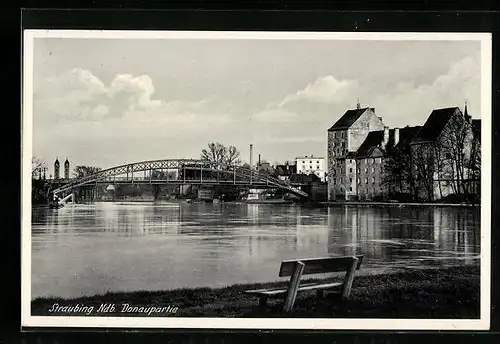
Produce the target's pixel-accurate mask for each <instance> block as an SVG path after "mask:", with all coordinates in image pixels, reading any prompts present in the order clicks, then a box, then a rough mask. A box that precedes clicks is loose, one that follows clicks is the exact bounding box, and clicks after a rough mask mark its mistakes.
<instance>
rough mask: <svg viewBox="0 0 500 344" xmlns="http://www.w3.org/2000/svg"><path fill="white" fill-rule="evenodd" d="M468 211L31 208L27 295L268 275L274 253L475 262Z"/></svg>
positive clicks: (374, 268)
mask: <svg viewBox="0 0 500 344" xmlns="http://www.w3.org/2000/svg"><path fill="white" fill-rule="evenodd" d="M479 219H480V211H479V209H473V208H432V207H414V208H413V207H401V208H399V207H377V208H375V207H355V206H345V207H332V208H304V207H300V206H297V205H272V204H268V205H266V204H175V203H170V204H169V203H157V204H154V203H121V204H113V203H96V204H93V205H75V206H68V207H65V208H62V209H59V210H52V209H34V210H33V224H32V251H31V254H32V274H31V276H32V279H31V283H32V291H31V293H32V297H33V298H35V297H40V296H58V297H77V296H82V295H94V294H101V293H105V292H107V291H133V290H165V289H173V288H180V287H199V286H210V287H217V286H225V285H229V284H234V283H252V282H258V281H271V280H277V279H278V275H277V274H278V269H279V266H280V262H281V261H282V260H284V259H296V258H307V257H321V256H337V255H339V256H340V255H351V254H364V255H365V258H364V260H363V265H362V272H365V273H366V272H368V273H371V272H380V271H386V270H394V268H398V267H401V266H418V267H420V266H427V265H456V264H475V263H477V262H478V260H479V244H480V233H479V228H480V223H479Z"/></svg>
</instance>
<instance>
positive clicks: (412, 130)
mask: <svg viewBox="0 0 500 344" xmlns="http://www.w3.org/2000/svg"><path fill="white" fill-rule="evenodd" d="M420 128H422V127H421V126H420V125H417V126H414V127H410V126H407V127H404V128H399V141H398V145H400V144H405V143H409V142H410V141H411V140H412V139H413V138H414V137H415V135H417V133H418V131H419V130H420ZM393 146H394V130H393V129H391V130H390V132H389V144H388V147H393Z"/></svg>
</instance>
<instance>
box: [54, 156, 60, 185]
mask: <svg viewBox="0 0 500 344" xmlns="http://www.w3.org/2000/svg"><path fill="white" fill-rule="evenodd" d="M59 168H60V163H59V159H57V158H56V161H55V162H54V179H56V180H58V179H59Z"/></svg>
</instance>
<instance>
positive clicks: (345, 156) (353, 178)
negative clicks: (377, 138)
mask: <svg viewBox="0 0 500 344" xmlns="http://www.w3.org/2000/svg"><path fill="white" fill-rule="evenodd" d="M383 129H384V123H383V122H382V118H380V117H377V116H376V115H375V109H374V108H370V107H365V108H361V107H360V106H359V104H358V107H357V108H356V109H352V110H347V111H346V112H345V113H344V115H343V116H342V117H341V118H340V119H339V120H338V121H337V122H335V123H334V124H333V126H332V127H330V129H328V199H329V200H354V199H356V195H357V193H358V190H357V189H358V183H357V181H358V173H357V167H358V166H357V162H356V152H357V150H358V149H359V148H360V147H361V145H362V144H363V142H364V141H365V140H366V138H367V136H368V134H369V133H370V132H372V131H379V130H383ZM363 176H365V175H363Z"/></svg>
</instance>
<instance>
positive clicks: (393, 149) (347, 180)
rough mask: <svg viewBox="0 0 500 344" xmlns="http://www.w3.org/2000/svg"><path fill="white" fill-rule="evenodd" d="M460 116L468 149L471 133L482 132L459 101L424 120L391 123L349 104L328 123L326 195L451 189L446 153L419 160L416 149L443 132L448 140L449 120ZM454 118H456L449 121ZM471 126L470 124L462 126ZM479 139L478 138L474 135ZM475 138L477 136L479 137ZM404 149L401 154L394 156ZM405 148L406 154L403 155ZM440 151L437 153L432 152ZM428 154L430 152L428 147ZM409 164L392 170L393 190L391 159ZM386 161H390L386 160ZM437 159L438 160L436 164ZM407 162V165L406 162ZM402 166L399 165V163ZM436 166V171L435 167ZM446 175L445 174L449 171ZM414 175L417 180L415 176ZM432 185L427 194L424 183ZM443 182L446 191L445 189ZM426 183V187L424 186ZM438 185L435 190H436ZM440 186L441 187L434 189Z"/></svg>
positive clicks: (437, 195)
mask: <svg viewBox="0 0 500 344" xmlns="http://www.w3.org/2000/svg"><path fill="white" fill-rule="evenodd" d="M457 119H459V120H465V121H466V123H469V124H470V125H469V126H467V128H471V129H470V134H469V131H467V133H465V134H464V135H465V136H466V137H465V138H464V140H465V141H464V142H465V143H464V144H465V146H464V147H465V149H468V150H470V148H467V147H470V142H471V139H470V137H475V138H479V137H480V127H481V125H480V120H472V119H471V117H470V116H469V115H468V113H467V106H466V107H465V110H464V114H462V112H461V111H460V109H459V108H458V107H452V108H443V109H436V110H433V111H432V113H431V114H430V115H429V117H428V118H427V121H426V122H425V124H424V125H423V126H412V127H410V126H406V127H404V128H393V129H389V127H388V126H386V125H385V124H384V123H383V121H382V118H381V117H379V116H377V115H376V114H375V109H374V108H371V107H364V108H361V106H360V105H359V104H358V106H357V108H356V109H351V110H347V111H346V112H345V113H344V115H343V116H342V117H341V118H340V119H339V120H337V121H336V122H335V123H334V124H333V125H332V126H331V127H330V128H329V129H328V158H327V161H328V199H329V200H346V201H349V200H373V199H376V198H384V197H386V196H388V195H389V194H395V193H402V194H416V195H415V196H416V197H417V198H424V199H425V198H427V199H429V198H430V199H436V198H442V197H444V196H446V195H448V194H450V193H451V192H452V190H451V189H450V185H452V182H450V181H449V180H444V179H443V178H444V177H445V174H446V173H447V174H449V170H450V168H449V167H445V166H444V165H443V164H444V162H445V161H448V160H450V158H449V157H448V156H444V153H443V152H440V153H439V154H443V156H438V155H434V156H433V161H432V162H429V164H426V163H425V162H424V163H422V161H423V158H422V157H418V156H417V154H416V149H417V148H419V147H427V146H429V145H433V147H434V148H433V149H434V152H436V150H435V147H437V146H440V147H442V144H440V145H437V142H440V140H441V138H442V137H447V139H448V140H450V137H452V135H450V126H452V125H455V126H456V123H458V122H457ZM453 123H455V124H453ZM464 130H469V129H464ZM477 140H479V139H477ZM477 140H476V141H477ZM402 154H405V156H398V155H402ZM406 154H407V156H406ZM435 154H438V153H435ZM426 156H431V155H430V154H429V153H427V155H426ZM398 163H401V164H405V165H408V167H407V171H406V170H405V171H402V172H401V173H403V172H404V173H405V176H404V178H402V176H396V178H394V179H393V181H394V180H397V191H396V190H391V187H392V185H391V183H392V182H391V178H390V176H388V173H389V172H388V171H389V170H392V171H393V173H394V171H397V170H398V168H397V166H396V167H395V166H394V164H398ZM388 164H389V165H388ZM416 165H422V166H425V165H430V166H432V167H428V166H427V167H426V168H427V169H428V171H430V173H427V174H426V175H425V178H424V176H423V175H422V174H421V175H419V172H418V171H417V169H416V168H415V166H416ZM434 165H436V166H434ZM438 165H439V166H438ZM405 168H406V167H405ZM401 170H403V169H401ZM436 171H440V172H439V173H437V172H436ZM448 178H449V176H448ZM413 180H415V183H414V182H413ZM426 182H428V183H430V184H429V185H433V186H432V187H433V191H432V193H433V194H432V195H429V193H427V195H425V192H423V191H422V190H423V189H425V188H424V187H422V185H421V184H422V183H424V184H425V183H426ZM444 185H446V187H447V189H446V192H444V193H443V190H444V189H445V187H444ZM427 189H428V188H427ZM438 189H439V190H438ZM438 191H439V192H438Z"/></svg>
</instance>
